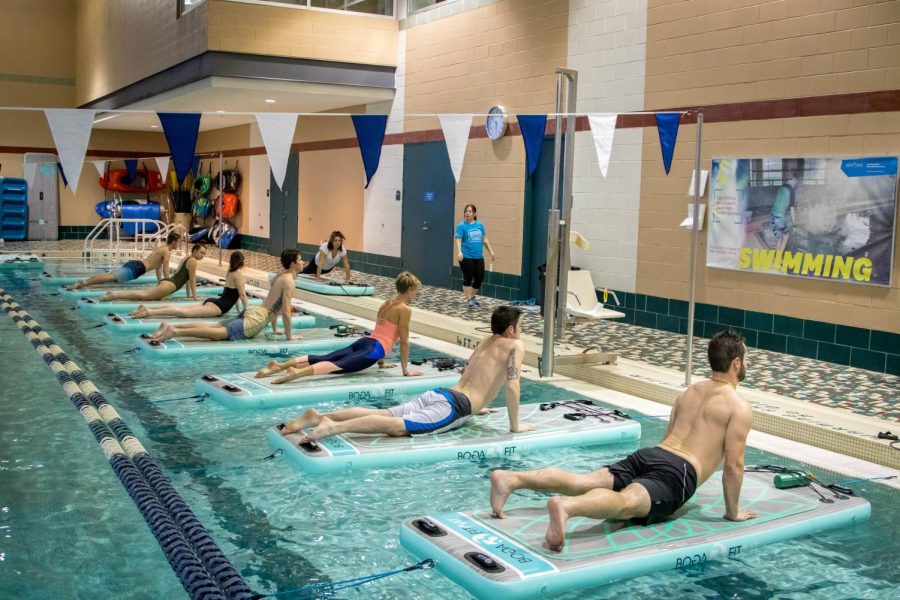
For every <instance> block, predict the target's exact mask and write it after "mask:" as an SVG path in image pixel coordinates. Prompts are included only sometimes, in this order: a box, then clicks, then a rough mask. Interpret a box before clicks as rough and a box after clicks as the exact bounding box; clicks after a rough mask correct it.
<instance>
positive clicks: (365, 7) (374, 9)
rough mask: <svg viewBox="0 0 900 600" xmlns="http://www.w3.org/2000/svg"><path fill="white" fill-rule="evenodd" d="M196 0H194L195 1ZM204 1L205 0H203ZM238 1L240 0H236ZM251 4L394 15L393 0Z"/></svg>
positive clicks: (267, 0) (262, 0) (292, 0)
mask: <svg viewBox="0 0 900 600" xmlns="http://www.w3.org/2000/svg"><path fill="white" fill-rule="evenodd" d="M196 1H197V0H194V2H196ZM204 1H205V0H204ZM236 1H240V0H236ZM253 4H273V5H276V6H277V5H281V6H298V7H299V6H305V7H309V8H327V9H329V10H345V11H347V12H357V13H365V14H369V15H384V16H386V17H393V16H394V0H254V2H253Z"/></svg>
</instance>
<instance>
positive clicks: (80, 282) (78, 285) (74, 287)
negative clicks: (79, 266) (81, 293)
mask: <svg viewBox="0 0 900 600" xmlns="http://www.w3.org/2000/svg"><path fill="white" fill-rule="evenodd" d="M83 287H84V280H83V279H79V280H78V281H76V282H75V283H73V284H72V285H71V286H70V287H69V289H70V290H80V289H81V288H83Z"/></svg>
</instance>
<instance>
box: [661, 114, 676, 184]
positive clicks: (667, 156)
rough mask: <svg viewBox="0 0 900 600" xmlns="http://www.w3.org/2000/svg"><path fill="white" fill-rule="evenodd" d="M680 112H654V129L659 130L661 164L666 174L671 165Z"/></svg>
mask: <svg viewBox="0 0 900 600" xmlns="http://www.w3.org/2000/svg"><path fill="white" fill-rule="evenodd" d="M679 119H681V114H680V113H656V130H657V131H659V147H660V148H662V158H663V166H664V167H665V168H666V175H668V174H669V169H670V168H671V167H672V155H673V154H674V153H675V140H676V139H677V138H678V121H679Z"/></svg>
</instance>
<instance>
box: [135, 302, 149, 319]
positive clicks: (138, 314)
mask: <svg viewBox="0 0 900 600" xmlns="http://www.w3.org/2000/svg"><path fill="white" fill-rule="evenodd" d="M131 316H132V317H134V318H136V319H143V318H146V317H149V316H150V310H149V309H148V308H147V307H146V306H144V305H143V304H141V305H140V306H138V307H137V308H136V309H134V310H133V311H131Z"/></svg>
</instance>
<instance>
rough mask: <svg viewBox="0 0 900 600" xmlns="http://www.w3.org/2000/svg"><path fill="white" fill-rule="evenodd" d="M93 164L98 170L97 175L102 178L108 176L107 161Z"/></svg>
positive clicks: (97, 161)
mask: <svg viewBox="0 0 900 600" xmlns="http://www.w3.org/2000/svg"><path fill="white" fill-rule="evenodd" d="M91 164H92V165H94V168H95V169H97V174H98V175H99V176H100V177H103V176H104V175H106V161H105V160H92V161H91Z"/></svg>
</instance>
